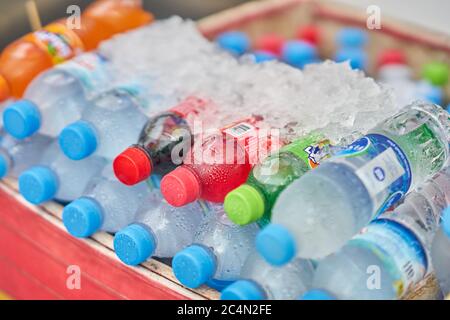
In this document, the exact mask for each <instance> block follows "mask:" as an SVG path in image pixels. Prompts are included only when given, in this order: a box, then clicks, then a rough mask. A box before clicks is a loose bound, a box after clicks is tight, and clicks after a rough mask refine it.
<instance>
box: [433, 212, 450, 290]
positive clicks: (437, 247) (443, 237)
mask: <svg viewBox="0 0 450 320" xmlns="http://www.w3.org/2000/svg"><path fill="white" fill-rule="evenodd" d="M431 258H432V262H433V268H434V271H435V273H436V276H437V278H438V281H439V286H440V287H441V290H442V293H443V295H444V296H445V297H447V296H448V295H450V208H449V207H447V208H446V209H445V210H444V212H443V214H442V219H441V227H440V229H439V230H438V232H437V233H436V235H435V236H434V239H433V243H432V245H431Z"/></svg>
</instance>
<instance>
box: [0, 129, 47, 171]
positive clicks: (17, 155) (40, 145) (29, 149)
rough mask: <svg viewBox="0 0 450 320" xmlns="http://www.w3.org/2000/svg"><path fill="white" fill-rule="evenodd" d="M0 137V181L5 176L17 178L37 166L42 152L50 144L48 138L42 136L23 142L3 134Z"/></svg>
mask: <svg viewBox="0 0 450 320" xmlns="http://www.w3.org/2000/svg"><path fill="white" fill-rule="evenodd" d="M0 135H1V141H0V179H3V178H4V177H6V176H10V177H13V178H18V177H19V175H20V174H21V173H22V171H24V170H26V169H28V168H30V167H31V166H33V165H35V164H37V162H38V161H39V155H40V154H41V153H42V150H45V149H46V148H47V147H48V146H49V145H50V143H51V139H50V138H48V137H45V136H42V135H36V136H34V137H33V138H32V139H24V140H17V139H15V138H13V137H12V136H10V135H8V134H6V133H5V132H2V133H1V134H0Z"/></svg>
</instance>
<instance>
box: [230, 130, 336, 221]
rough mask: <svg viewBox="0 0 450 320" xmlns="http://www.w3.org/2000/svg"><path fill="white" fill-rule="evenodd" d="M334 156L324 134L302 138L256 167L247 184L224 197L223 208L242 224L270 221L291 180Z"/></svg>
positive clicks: (233, 219)
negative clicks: (275, 205)
mask: <svg viewBox="0 0 450 320" xmlns="http://www.w3.org/2000/svg"><path fill="white" fill-rule="evenodd" d="M330 154H331V150H330V144H329V141H328V140H326V139H323V137H322V136H321V135H315V134H313V135H310V136H307V137H304V138H300V139H298V140H296V141H294V142H292V143H290V144H288V145H286V146H284V147H283V148H281V149H280V150H279V151H278V152H277V153H275V154H273V155H271V156H269V157H268V158H266V159H265V160H264V161H262V163H260V164H257V165H255V166H254V167H253V169H252V171H251V172H250V175H249V177H248V179H247V182H246V183H244V184H243V185H241V186H240V187H238V188H237V189H234V190H233V191H231V192H230V193H228V194H227V196H226V197H225V203H224V208H225V212H226V213H227V215H228V217H229V218H230V220H231V221H233V222H234V223H236V224H239V225H246V224H249V223H252V222H257V221H258V223H259V225H260V226H265V225H267V224H268V223H269V222H270V216H271V212H272V207H273V205H274V203H275V201H276V199H277V198H278V195H279V194H280V193H281V192H282V191H283V190H284V189H285V188H286V187H287V186H288V185H289V184H290V183H292V181H294V180H296V179H297V178H299V177H301V176H302V175H303V174H305V173H306V172H308V171H309V170H310V169H312V168H315V167H317V166H318V165H319V162H321V161H322V160H323V159H325V158H327V157H329V156H330Z"/></svg>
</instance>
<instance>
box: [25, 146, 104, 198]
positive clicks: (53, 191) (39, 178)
mask: <svg viewBox="0 0 450 320" xmlns="http://www.w3.org/2000/svg"><path fill="white" fill-rule="evenodd" d="M104 166H105V160H103V159H101V158H98V157H92V158H89V159H86V160H84V161H72V160H69V159H68V158H67V157H66V156H65V155H64V154H63V153H62V152H61V151H60V150H59V146H58V141H53V142H52V143H51V144H50V146H49V147H48V148H47V149H46V150H44V152H43V154H42V158H41V159H40V161H39V165H38V166H34V167H32V168H30V169H28V170H26V171H24V172H23V173H22V174H21V175H20V176H19V191H20V193H21V194H22V196H23V197H24V198H25V199H26V200H28V201H29V202H31V203H33V204H41V203H43V202H46V201H49V200H51V199H56V200H58V201H61V202H65V203H66V202H70V201H72V200H74V199H77V198H78V197H80V196H81V195H82V194H83V190H84V189H85V188H86V186H87V184H88V183H89V181H90V180H91V178H92V177H94V176H95V175H97V174H99V173H100V172H101V170H102V169H103V167H104Z"/></svg>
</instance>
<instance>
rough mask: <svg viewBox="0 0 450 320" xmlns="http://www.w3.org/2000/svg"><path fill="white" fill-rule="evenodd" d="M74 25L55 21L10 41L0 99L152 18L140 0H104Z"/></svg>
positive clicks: (0, 72)
mask: <svg viewBox="0 0 450 320" xmlns="http://www.w3.org/2000/svg"><path fill="white" fill-rule="evenodd" d="M80 19H81V20H80V21H81V23H80V24H79V25H76V24H75V25H73V22H72V21H70V20H69V19H67V20H61V21H58V22H55V23H52V24H50V25H48V26H46V27H44V28H43V29H41V30H38V31H35V32H33V33H30V34H28V35H26V36H24V37H22V38H20V39H19V40H17V41H15V42H13V43H12V44H10V45H9V46H8V47H7V48H6V49H5V50H3V52H2V54H1V56H0V102H1V101H5V100H8V99H9V98H21V97H22V94H23V92H24V91H25V89H26V87H27V86H28V84H29V83H30V82H31V81H32V80H33V78H34V77H36V76H37V75H38V74H39V73H41V72H43V71H45V70H47V69H50V68H51V67H53V66H54V65H55V64H58V63H61V62H64V61H67V60H68V59H71V58H73V57H74V56H75V55H77V54H79V53H81V52H82V51H84V50H85V51H90V50H93V49H95V48H96V47H97V45H98V44H99V43H100V42H101V41H103V40H106V39H108V38H110V37H112V36H113V35H114V34H117V33H120V32H124V31H126V30H129V29H133V28H137V27H139V26H142V25H145V24H147V23H150V22H151V21H152V20H153V17H152V15H151V14H150V13H148V12H145V11H144V10H143V9H142V7H141V5H140V3H139V1H129V0H119V1H118V0H101V1H95V2H94V3H93V4H92V5H90V6H89V7H88V8H87V9H86V10H85V11H84V12H83V14H82V15H81V17H80Z"/></svg>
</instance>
